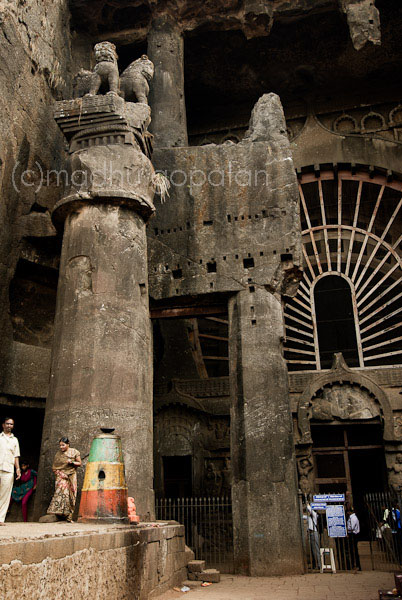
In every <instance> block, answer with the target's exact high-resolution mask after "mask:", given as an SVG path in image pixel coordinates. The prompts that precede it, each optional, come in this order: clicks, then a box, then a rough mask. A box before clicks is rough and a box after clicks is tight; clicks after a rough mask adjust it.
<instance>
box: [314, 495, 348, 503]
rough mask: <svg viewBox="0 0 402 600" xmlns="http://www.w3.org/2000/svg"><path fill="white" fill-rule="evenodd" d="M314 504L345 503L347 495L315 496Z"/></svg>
mask: <svg viewBox="0 0 402 600" xmlns="http://www.w3.org/2000/svg"><path fill="white" fill-rule="evenodd" d="M313 500H314V502H345V494H315V495H314V496H313Z"/></svg>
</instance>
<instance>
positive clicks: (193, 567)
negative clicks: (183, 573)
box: [187, 560, 205, 573]
mask: <svg viewBox="0 0 402 600" xmlns="http://www.w3.org/2000/svg"><path fill="white" fill-rule="evenodd" d="M187 569H188V571H189V573H201V571H203V570H204V569H205V560H190V562H189V563H188V564H187Z"/></svg>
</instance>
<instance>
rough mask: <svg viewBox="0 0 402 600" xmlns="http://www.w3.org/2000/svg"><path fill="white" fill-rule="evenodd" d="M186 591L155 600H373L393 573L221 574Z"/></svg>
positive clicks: (192, 584) (389, 585)
mask: <svg viewBox="0 0 402 600" xmlns="http://www.w3.org/2000/svg"><path fill="white" fill-rule="evenodd" d="M185 585H187V586H188V587H190V588H191V591H190V592H187V593H183V592H176V591H174V590H170V591H168V592H166V593H165V594H163V595H162V596H159V597H158V600H175V599H177V598H185V599H186V600H203V599H205V600H377V599H378V590H379V589H392V588H393V574H392V573H383V572H379V571H366V572H357V573H336V574H332V573H323V574H319V573H318V574H308V575H298V576H289V577H242V576H239V575H222V576H221V582H220V583H216V584H212V585H210V586H209V587H201V584H200V582H194V581H188V582H186V584H185Z"/></svg>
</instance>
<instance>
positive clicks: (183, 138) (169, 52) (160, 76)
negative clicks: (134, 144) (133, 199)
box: [148, 16, 188, 148]
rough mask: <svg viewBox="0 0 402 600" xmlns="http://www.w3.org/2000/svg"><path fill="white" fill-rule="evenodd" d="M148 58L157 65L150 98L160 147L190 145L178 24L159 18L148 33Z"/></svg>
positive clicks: (165, 18)
mask: <svg viewBox="0 0 402 600" xmlns="http://www.w3.org/2000/svg"><path fill="white" fill-rule="evenodd" d="M148 56H149V58H150V59H151V61H152V62H153V63H154V65H155V75H154V79H153V83H152V89H151V92H150V96H149V103H150V105H151V107H152V131H153V133H154V136H155V147H156V148H171V147H174V146H187V145H188V140H187V119H186V103H185V99H184V44H183V37H182V34H181V31H180V29H179V27H178V25H177V23H176V22H175V21H174V20H173V19H170V18H169V17H166V16H164V17H158V18H157V19H155V20H154V21H153V22H152V27H151V30H150V32H149V34H148Z"/></svg>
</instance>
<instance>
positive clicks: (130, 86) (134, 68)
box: [120, 54, 154, 104]
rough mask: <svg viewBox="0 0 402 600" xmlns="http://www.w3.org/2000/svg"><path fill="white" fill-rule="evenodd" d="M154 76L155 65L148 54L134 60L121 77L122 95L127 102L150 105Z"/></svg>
mask: <svg viewBox="0 0 402 600" xmlns="http://www.w3.org/2000/svg"><path fill="white" fill-rule="evenodd" d="M153 76H154V65H153V63H152V62H151V61H150V60H149V58H148V56H147V55H146V54H143V55H142V56H141V58H138V59H137V60H134V61H133V62H132V63H131V64H130V65H129V66H128V67H127V69H125V70H124V71H123V73H122V74H121V77H120V90H121V95H122V96H123V98H124V99H125V100H129V101H133V100H134V99H136V100H137V102H142V103H144V104H148V94H149V85H148V82H149V81H151V79H152V77H153Z"/></svg>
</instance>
